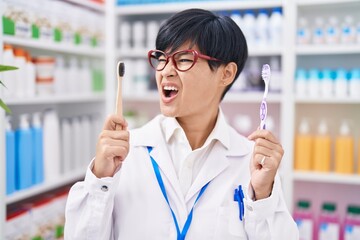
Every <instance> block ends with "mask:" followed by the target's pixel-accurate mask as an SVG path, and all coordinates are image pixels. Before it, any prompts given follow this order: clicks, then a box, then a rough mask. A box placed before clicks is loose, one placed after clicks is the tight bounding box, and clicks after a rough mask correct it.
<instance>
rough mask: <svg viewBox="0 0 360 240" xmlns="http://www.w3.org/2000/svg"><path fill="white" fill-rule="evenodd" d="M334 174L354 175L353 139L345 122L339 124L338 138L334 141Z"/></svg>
mask: <svg viewBox="0 0 360 240" xmlns="http://www.w3.org/2000/svg"><path fill="white" fill-rule="evenodd" d="M335 172H337V173H345V174H352V173H354V138H353V137H352V136H351V135H350V127H349V124H348V123H347V122H346V121H343V122H342V123H341V126H340V132H339V136H338V137H337V138H336V140H335Z"/></svg>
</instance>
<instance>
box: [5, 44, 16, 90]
mask: <svg viewBox="0 0 360 240" xmlns="http://www.w3.org/2000/svg"><path fill="white" fill-rule="evenodd" d="M2 64H4V65H7V66H15V56H14V49H13V47H12V46H11V45H8V44H4V51H3V56H2ZM16 71H18V70H13V71H6V72H3V77H2V80H3V82H4V84H5V86H6V89H4V91H3V93H4V96H5V97H15V91H16V86H17V83H16Z"/></svg>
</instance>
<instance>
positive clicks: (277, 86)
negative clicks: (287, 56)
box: [269, 56, 282, 92]
mask: <svg viewBox="0 0 360 240" xmlns="http://www.w3.org/2000/svg"><path fill="white" fill-rule="evenodd" d="M270 68H271V84H270V85H269V88H270V91H272V92H281V82H282V71H281V67H280V57H277V56H272V57H271V58H270Z"/></svg>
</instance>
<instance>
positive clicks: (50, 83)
mask: <svg viewBox="0 0 360 240" xmlns="http://www.w3.org/2000/svg"><path fill="white" fill-rule="evenodd" d="M34 63H35V67H36V93H37V94H38V95H50V94H53V93H54V69H55V58H54V57H51V56H38V57H36V58H34Z"/></svg>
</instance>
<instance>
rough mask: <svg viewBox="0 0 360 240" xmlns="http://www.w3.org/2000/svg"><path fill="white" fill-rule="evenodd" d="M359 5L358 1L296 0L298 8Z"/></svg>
mask: <svg viewBox="0 0 360 240" xmlns="http://www.w3.org/2000/svg"><path fill="white" fill-rule="evenodd" d="M345 3H359V0H297V1H296V4H297V5H298V6H314V5H328V4H345Z"/></svg>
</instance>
